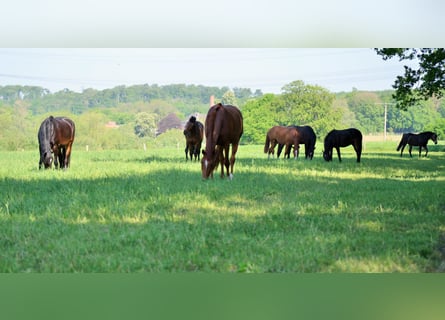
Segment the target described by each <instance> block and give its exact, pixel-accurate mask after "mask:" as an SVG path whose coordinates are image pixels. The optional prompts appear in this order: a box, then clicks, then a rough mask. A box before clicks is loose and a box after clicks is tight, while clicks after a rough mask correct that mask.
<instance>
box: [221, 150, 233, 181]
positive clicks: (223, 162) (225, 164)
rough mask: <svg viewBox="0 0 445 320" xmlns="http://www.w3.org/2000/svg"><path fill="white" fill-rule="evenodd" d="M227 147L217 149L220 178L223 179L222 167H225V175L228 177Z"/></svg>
mask: <svg viewBox="0 0 445 320" xmlns="http://www.w3.org/2000/svg"><path fill="white" fill-rule="evenodd" d="M229 146H230V145H227V146H224V147H221V148H219V150H220V151H219V162H220V163H221V178H224V167H226V171H227V175H229V160H228V154H229Z"/></svg>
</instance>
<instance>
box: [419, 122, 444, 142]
mask: <svg viewBox="0 0 445 320" xmlns="http://www.w3.org/2000/svg"><path fill="white" fill-rule="evenodd" d="M424 129H425V131H433V132H435V133H437V135H438V138H439V140H444V139H445V118H438V119H435V120H434V121H433V122H431V123H430V124H428V125H427V126H425V128H424Z"/></svg>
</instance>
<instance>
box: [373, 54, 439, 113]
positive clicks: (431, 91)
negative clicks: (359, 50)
mask: <svg viewBox="0 0 445 320" xmlns="http://www.w3.org/2000/svg"><path fill="white" fill-rule="evenodd" d="M375 51H376V52H377V54H378V55H380V56H382V58H383V60H388V59H392V58H394V57H398V58H399V60H400V61H403V60H413V59H417V60H418V62H419V65H418V68H417V69H414V68H413V67H409V66H406V65H405V66H404V68H405V74H404V75H403V76H397V78H396V80H395V82H394V85H393V88H394V89H395V90H396V91H395V93H394V95H393V96H394V99H395V100H396V101H397V107H398V108H400V109H402V110H407V109H408V108H409V107H411V106H413V105H416V104H417V103H418V102H419V101H421V100H427V99H428V98H430V97H432V96H436V97H438V98H441V97H443V95H444V89H445V48H421V49H415V48H411V49H409V48H380V49H379V48H376V49H375Z"/></svg>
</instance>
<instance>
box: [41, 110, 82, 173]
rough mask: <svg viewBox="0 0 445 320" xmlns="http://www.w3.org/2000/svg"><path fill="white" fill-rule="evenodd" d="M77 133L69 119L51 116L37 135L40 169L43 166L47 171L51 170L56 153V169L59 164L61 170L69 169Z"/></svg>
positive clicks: (44, 121)
mask: <svg viewBox="0 0 445 320" xmlns="http://www.w3.org/2000/svg"><path fill="white" fill-rule="evenodd" d="M75 131H76V128H75V124H74V122H73V120H71V119H69V118H66V117H53V116H49V117H48V118H46V119H45V120H43V122H42V124H41V125H40V128H39V132H38V134H37V138H38V140H39V150H40V160H39V169H41V168H42V165H43V166H44V167H45V169H48V168H51V166H52V163H53V156H52V153H54V166H55V168H56V169H57V168H58V166H59V163H58V162H60V169H67V168H68V167H69V166H70V159H71V148H72V145H73V142H74V135H75Z"/></svg>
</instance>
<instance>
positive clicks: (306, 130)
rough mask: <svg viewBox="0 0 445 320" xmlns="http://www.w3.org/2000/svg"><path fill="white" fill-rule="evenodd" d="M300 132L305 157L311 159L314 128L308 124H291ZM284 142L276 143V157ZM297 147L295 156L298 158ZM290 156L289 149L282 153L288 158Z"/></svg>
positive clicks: (313, 144)
mask: <svg viewBox="0 0 445 320" xmlns="http://www.w3.org/2000/svg"><path fill="white" fill-rule="evenodd" d="M291 127H293V128H295V129H297V131H298V132H299V134H300V143H303V144H304V154H305V158H306V159H308V158H309V159H310V160H312V158H313V157H314V150H315V143H316V141H317V136H316V135H315V132H314V129H312V127H310V126H291ZM283 146H284V144H279V145H278V150H277V158H279V157H280V154H281V151H282V150H283ZM298 154H299V152H298V149H297V158H298ZM289 156H290V149H289V150H288V153H285V154H284V157H287V158H289Z"/></svg>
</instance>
